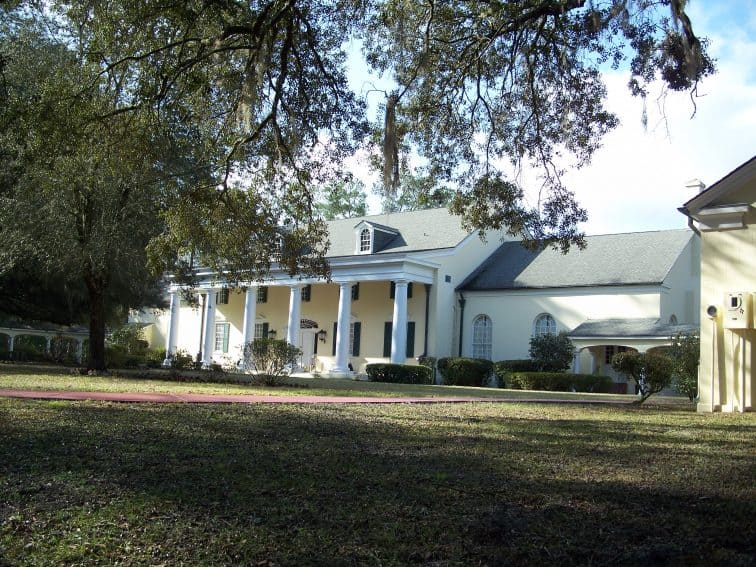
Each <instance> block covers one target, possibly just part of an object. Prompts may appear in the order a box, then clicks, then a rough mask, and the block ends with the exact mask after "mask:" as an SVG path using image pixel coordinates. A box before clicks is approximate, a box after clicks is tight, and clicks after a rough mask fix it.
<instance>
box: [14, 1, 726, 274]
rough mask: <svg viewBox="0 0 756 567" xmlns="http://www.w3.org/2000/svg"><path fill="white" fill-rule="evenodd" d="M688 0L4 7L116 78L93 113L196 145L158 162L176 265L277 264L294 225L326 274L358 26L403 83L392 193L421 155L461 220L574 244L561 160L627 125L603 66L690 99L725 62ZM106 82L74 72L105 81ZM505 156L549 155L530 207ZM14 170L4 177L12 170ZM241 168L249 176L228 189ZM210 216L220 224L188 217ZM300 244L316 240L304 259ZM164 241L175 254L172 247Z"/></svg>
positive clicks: (394, 109) (372, 61)
mask: <svg viewBox="0 0 756 567" xmlns="http://www.w3.org/2000/svg"><path fill="white" fill-rule="evenodd" d="M686 5H687V3H686V2H681V1H679V0H662V1H660V2H648V1H646V0H628V1H627V2H620V1H618V0H595V1H592V2H589V3H586V2H583V1H569V2H553V1H551V0H535V1H533V2H527V3H518V2H508V3H502V2H496V3H486V4H484V5H481V4H480V3H479V2H476V1H473V0H469V1H460V2H444V3H441V4H439V3H436V2H434V3H430V4H428V3H418V2H414V3H413V2H406V1H405V0H374V1H370V2H362V1H357V0H307V1H304V0H291V1H289V2H277V1H272V0H270V1H267V0H262V1H259V2H250V3H244V2H242V3H228V2H224V3H214V2H211V3H209V4H191V3H190V4H186V3H182V4H180V5H177V4H173V3H168V4H166V3H152V2H129V1H125V0H115V1H114V0H108V1H107V2H105V1H104V0H95V1H91V0H86V1H84V0H71V1H69V2H60V3H58V2H55V3H38V2H33V1H31V0H27V1H20V0H19V1H16V2H11V3H9V4H8V3H4V5H3V10H4V17H5V20H6V21H8V22H11V23H10V24H9V26H8V27H9V29H14V28H13V26H14V25H15V24H14V22H16V21H18V20H19V19H21V18H23V17H27V16H28V15H30V14H31V16H32V17H34V18H37V19H44V18H47V19H48V21H47V24H48V27H49V29H51V30H55V31H54V33H55V35H56V36H57V37H58V38H65V42H67V44H68V45H70V46H71V48H72V50H74V51H76V52H78V53H82V54H86V55H87V56H91V61H92V62H93V63H96V64H97V65H98V66H99V72H100V75H98V76H101V77H102V78H103V79H104V81H103V83H104V84H105V85H107V86H110V85H115V86H117V87H118V88H119V89H120V91H119V95H120V100H119V106H118V107H117V108H116V109H111V111H107V110H104V111H103V112H101V113H99V116H100V117H112V115H113V113H114V112H116V113H124V114H128V113H131V112H135V113H140V112H143V111H149V114H150V115H151V116H152V117H153V118H155V120H154V121H152V122H151V123H150V124H151V126H150V127H151V128H152V129H153V132H155V131H161V132H165V131H166V130H167V131H168V135H169V136H170V138H171V139H172V140H176V141H177V144H178V146H180V147H183V148H191V149H192V152H193V153H194V155H193V156H192V157H191V159H187V158H184V159H177V160H174V161H173V162H171V163H170V164H169V165H170V166H176V167H166V168H165V169H164V171H166V172H170V174H171V175H173V176H175V177H174V179H180V183H179V185H180V195H179V198H177V199H174V200H172V201H170V202H169V205H170V206H169V209H168V212H167V215H166V223H167V225H168V228H167V230H166V232H165V233H164V234H163V235H162V236H161V238H159V239H158V241H157V242H156V243H155V244H154V246H153V247H151V252H152V254H153V259H154V261H155V263H156V264H161V262H163V263H168V264H170V263H171V262H172V261H175V260H176V258H179V257H180V255H177V254H179V253H184V252H185V253H189V252H192V251H197V252H198V253H199V254H200V255H201V257H202V261H203V263H204V264H206V265H208V266H210V267H214V268H215V267H224V268H226V269H227V270H228V271H227V273H228V274H229V277H231V278H234V277H241V275H242V272H244V270H248V269H249V268H250V266H251V267H253V268H254V269H255V270H260V271H262V270H264V269H265V268H267V267H268V264H267V261H266V260H265V257H264V256H265V255H261V253H262V252H263V251H264V250H263V245H262V244H263V243H265V244H267V243H268V242H270V238H269V237H270V235H271V233H275V232H276V231H277V230H278V231H279V236H280V237H281V238H283V239H284V240H286V239H287V236H286V235H287V234H288V233H289V230H286V231H281V230H280V227H283V226H289V227H290V228H291V230H292V233H293V234H294V237H293V238H292V241H291V242H290V243H289V242H286V246H284V247H283V250H282V252H281V260H282V264H283V265H284V266H286V268H287V269H294V268H295V267H296V259H297V258H298V259H300V260H304V265H305V267H306V268H307V269H310V270H312V271H325V272H327V266H326V265H325V264H324V262H323V261H322V260H323V258H322V254H323V252H324V245H325V235H324V232H323V230H322V225H320V224H319V223H317V221H316V219H315V216H314V215H313V210H314V207H313V203H314V191H313V189H312V187H318V186H323V185H327V184H328V183H330V182H332V181H334V180H338V179H343V178H344V176H343V174H342V170H343V162H344V158H345V157H347V156H349V155H352V154H354V152H355V150H356V149H357V148H358V147H360V145H361V144H362V143H363V142H365V141H366V140H367V135H368V133H369V129H368V124H367V121H366V119H365V112H364V110H365V101H364V100H363V99H361V98H359V97H358V96H357V95H356V94H355V93H354V92H352V90H351V89H350V88H349V84H348V81H347V76H346V70H345V62H346V60H347V53H346V49H347V48H348V46H349V45H352V44H353V42H352V41H350V40H355V39H356V40H360V41H361V42H362V45H363V46H364V55H365V58H366V62H367V66H368V68H369V70H371V71H373V72H375V73H377V74H380V75H383V76H385V77H386V78H387V79H389V80H390V81H393V83H394V84H395V85H396V88H395V89H393V90H391V91H390V92H386V93H384V94H385V99H384V104H383V105H382V110H383V113H384V119H383V120H382V121H381V122H382V124H381V126H380V129H381V130H382V132H381V134H378V135H376V136H374V142H373V145H376V146H377V145H380V146H381V154H382V157H381V162H382V164H381V165H382V168H383V170H384V187H385V190H386V192H387V195H388V196H389V197H391V196H392V195H394V194H395V193H396V189H397V187H399V186H400V182H401V173H402V171H403V170H404V171H406V168H402V167H401V164H402V163H406V162H407V161H409V160H408V159H407V155H408V154H409V153H410V152H412V153H413V154H414V155H415V156H416V157H417V158H418V159H417V160H415V161H420V162H421V163H424V164H426V165H424V166H423V167H424V173H423V177H428V179H430V180H431V181H430V184H431V186H433V187H453V188H454V191H455V194H454V199H453V202H452V206H451V208H452V210H453V211H454V212H457V213H459V214H462V215H463V217H464V222H465V224H466V225H468V226H474V227H480V228H483V229H486V230H488V229H495V228H503V229H506V230H510V231H512V232H513V233H522V234H525V235H528V236H532V237H533V238H536V239H546V240H547V241H549V242H554V243H558V244H559V245H561V246H563V247H564V246H567V245H568V244H569V243H571V242H578V243H579V242H581V235H580V233H579V231H578V229H577V223H579V222H580V221H581V220H582V219H583V218H584V217H585V212H584V211H583V210H582V209H581V208H580V206H579V205H578V204H577V203H576V201H575V198H574V196H573V194H572V193H571V192H570V191H569V189H568V188H567V187H564V186H563V185H562V183H561V182H560V175H559V174H560V170H561V168H562V167H564V166H563V165H562V162H561V160H560V156H566V157H569V158H571V160H570V161H571V162H573V163H574V164H576V165H581V164H584V163H586V162H587V161H588V160H589V159H590V157H591V155H592V154H593V152H594V151H595V150H596V148H597V147H599V145H600V142H601V138H602V136H603V135H604V134H605V133H606V132H608V131H609V130H611V129H612V128H613V127H614V126H615V125H616V123H617V119H616V117H615V116H614V115H612V114H611V113H610V112H609V111H607V109H606V108H605V106H604V101H605V97H606V88H605V86H604V84H603V81H602V78H601V72H600V70H601V68H602V66H604V65H606V64H609V65H612V66H614V67H619V66H620V64H622V63H623V62H629V68H630V69H629V75H630V77H629V78H630V81H629V84H630V89H631V92H632V93H633V94H635V95H638V96H646V95H647V91H648V85H649V84H650V83H651V82H653V81H654V79H656V78H660V79H661V80H662V81H663V82H664V84H665V85H666V86H667V88H670V89H675V90H681V89H688V90H690V91H691V93H692V94H694V93H695V89H696V86H697V84H698V81H699V80H700V79H702V78H704V77H706V76H708V75H710V74H711V73H712V72H713V64H712V62H711V59H710V58H709V57H708V55H707V52H706V42H705V41H701V40H699V38H697V36H696V35H695V33H694V31H693V27H692V24H691V21H690V19H689V18H688V16H687V14H686V13H685V7H686ZM662 8H670V9H671V12H672V18H669V17H668V16H667V12H666V10H665V9H662ZM4 60H5V59H4ZM103 83H98V81H86V80H83V81H81V83H80V84H81V86H82V90H86V89H87V88H91V90H92V91H97V90H98V89H101V88H102V87H103ZM375 93H376V91H375V90H374V89H371V90H370V93H369V94H372V95H373V96H374V95H375ZM0 103H2V101H0ZM508 162H511V163H512V164H513V165H514V166H520V165H522V164H525V163H529V162H534V163H536V164H537V165H539V166H540V171H541V172H542V173H543V177H544V179H543V188H542V195H543V198H542V199H541V200H540V206H539V207H538V208H537V209H534V208H531V207H528V206H526V205H525V202H524V200H523V195H522V190H521V188H520V187H519V186H518V184H517V183H516V179H517V177H516V175H514V174H513V173H512V172H511V171H505V170H507V169H511V168H507V166H506V164H507V163H508ZM557 162H560V163H557ZM568 165H572V164H568ZM10 169H11V171H10V175H4V176H3V179H5V178H6V177H11V178H12V177H13V173H14V172H13V171H12V168H10ZM235 179H244V180H245V182H244V185H243V186H237V187H234V183H233V180H235ZM213 213H217V214H216V215H215V218H214V220H213V221H212V222H211V221H210V220H208V221H207V224H205V223H204V222H196V219H204V218H208V219H209V218H210V217H213ZM253 213H254V214H253ZM225 219H228V220H227V221H226V222H227V225H226V226H225V228H227V229H232V230H233V232H234V234H233V235H230V236H228V237H227V238H224V236H225V235H226V233H225V232H223V231H222V230H221V229H218V230H214V229H213V222H218V221H224V220H225ZM240 236H241V238H240ZM301 243H308V244H310V248H309V249H308V250H310V254H305V251H304V249H303V248H302V247H300V246H299V244H301ZM289 244H290V245H289ZM235 249H236V250H235ZM167 251H173V253H174V254H173V255H172V256H169V260H161V258H164V257H165V256H164V253H165V252H167ZM226 255H227V256H228V257H226ZM171 259H172V260H171ZM174 267H175V266H174ZM178 267H181V262H178Z"/></svg>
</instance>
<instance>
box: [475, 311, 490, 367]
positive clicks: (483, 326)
mask: <svg viewBox="0 0 756 567" xmlns="http://www.w3.org/2000/svg"><path fill="white" fill-rule="evenodd" d="M492 327H493V325H492V324H491V319H490V318H489V317H488V316H486V315H479V316H478V317H476V318H475V320H474V321H473V333H472V350H473V352H472V355H473V358H485V359H486V360H491V329H492Z"/></svg>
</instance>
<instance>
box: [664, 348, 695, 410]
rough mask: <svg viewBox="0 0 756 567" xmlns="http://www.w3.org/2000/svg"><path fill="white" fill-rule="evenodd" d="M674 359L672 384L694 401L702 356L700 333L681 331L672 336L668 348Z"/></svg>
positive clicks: (669, 354)
mask: <svg viewBox="0 0 756 567" xmlns="http://www.w3.org/2000/svg"><path fill="white" fill-rule="evenodd" d="M667 356H669V357H670V358H671V359H672V364H673V370H672V384H673V385H674V387H675V389H676V390H677V391H678V392H680V393H681V394H684V395H686V396H688V398H689V399H690V400H691V401H693V400H695V399H696V397H697V396H698V363H699V359H700V357H701V339H700V337H699V335H698V333H691V334H685V333H679V334H677V335H675V336H674V337H672V344H671V346H670V347H669V349H668V350H667Z"/></svg>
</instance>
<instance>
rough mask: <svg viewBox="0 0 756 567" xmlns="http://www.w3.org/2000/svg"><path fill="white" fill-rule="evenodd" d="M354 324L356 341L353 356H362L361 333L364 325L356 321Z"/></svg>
mask: <svg viewBox="0 0 756 567" xmlns="http://www.w3.org/2000/svg"><path fill="white" fill-rule="evenodd" d="M353 324H354V341H353V342H352V356H360V332H361V331H362V323H360V322H359V321H355V322H354V323H353Z"/></svg>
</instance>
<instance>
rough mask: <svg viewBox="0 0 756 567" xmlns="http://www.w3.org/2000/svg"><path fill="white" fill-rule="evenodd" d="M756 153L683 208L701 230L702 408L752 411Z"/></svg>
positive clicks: (755, 329)
mask: <svg viewBox="0 0 756 567" xmlns="http://www.w3.org/2000/svg"><path fill="white" fill-rule="evenodd" d="M755 206H756V157H753V158H751V159H750V160H749V161H748V162H746V163H744V164H743V165H741V166H740V167H738V168H737V169H736V170H734V171H732V172H731V173H729V174H728V175H726V176H725V177H724V178H722V179H721V180H719V181H717V182H716V183H715V184H714V185H712V186H711V187H709V188H708V189H706V190H705V191H702V192H701V193H699V194H698V195H697V196H695V197H693V198H692V199H691V200H689V201H688V202H687V203H685V205H683V207H682V208H681V209H680V211H681V212H682V213H684V214H685V215H687V216H688V217H689V218H690V224H691V227H692V228H694V229H695V230H698V231H700V233H701V359H700V366H699V379H698V390H699V401H698V410H699V411H707V412H710V411H726V412H735V411H740V412H742V411H752V410H753V405H754V387H753V386H754V369H755V368H756V349H755V348H754V346H755V345H756V311H755V310H754V305H755V304H756V209H755V208H754V207H755Z"/></svg>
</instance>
